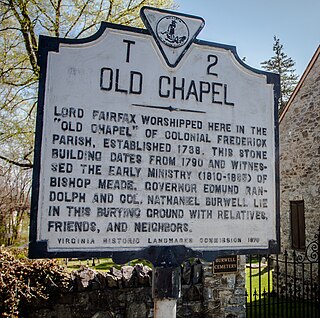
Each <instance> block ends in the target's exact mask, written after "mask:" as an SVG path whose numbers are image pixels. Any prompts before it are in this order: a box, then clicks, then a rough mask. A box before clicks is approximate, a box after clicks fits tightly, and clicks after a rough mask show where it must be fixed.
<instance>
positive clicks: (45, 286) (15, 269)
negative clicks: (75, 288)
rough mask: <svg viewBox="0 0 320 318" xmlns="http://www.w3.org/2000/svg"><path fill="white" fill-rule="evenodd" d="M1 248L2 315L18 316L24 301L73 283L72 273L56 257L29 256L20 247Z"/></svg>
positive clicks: (37, 297)
mask: <svg viewBox="0 0 320 318" xmlns="http://www.w3.org/2000/svg"><path fill="white" fill-rule="evenodd" d="M0 252H1V254H0V308H1V309H0V312H1V313H2V317H18V315H19V311H20V310H21V306H22V304H23V303H24V302H27V303H28V302H31V301H35V300H47V299H48V298H49V295H50V296H51V295H53V294H54V292H55V291H58V289H59V288H60V289H61V288H67V287H68V286H69V284H70V274H68V273H67V272H66V271H65V270H64V268H63V267H62V266H60V265H59V264H58V262H57V261H56V260H30V259H28V258H27V257H26V256H25V255H26V254H25V253H24V252H23V251H22V250H21V249H15V250H12V249H11V250H10V249H6V248H3V247H1V248H0Z"/></svg>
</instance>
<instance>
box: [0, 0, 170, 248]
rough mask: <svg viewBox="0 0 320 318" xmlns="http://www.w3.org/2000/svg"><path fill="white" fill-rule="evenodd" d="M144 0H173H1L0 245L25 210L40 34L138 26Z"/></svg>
mask: <svg viewBox="0 0 320 318" xmlns="http://www.w3.org/2000/svg"><path fill="white" fill-rule="evenodd" d="M144 5H150V6H156V7H162V8H172V7H173V0H0V147H1V148H0V149H1V152H0V192H1V195H0V233H1V235H0V244H4V245H11V244H15V243H16V242H17V240H18V238H19V231H21V225H22V223H23V221H25V219H26V217H27V216H28V211H29V203H30V196H29V192H30V179H31V173H30V168H32V166H33V145H34V131H35V116H36V108H37V88H38V79H39V67H38V37H39V35H40V34H43V35H49V36H53V37H60V38H66V37H68V38H81V37H87V36H89V35H92V34H94V33H95V32H96V31H97V30H98V29H99V26H100V23H101V22H102V21H107V22H112V23H118V24H123V25H130V26H136V27H142V21H141V19H140V17H139V13H140V9H141V7H142V6H144ZM25 170H29V171H25Z"/></svg>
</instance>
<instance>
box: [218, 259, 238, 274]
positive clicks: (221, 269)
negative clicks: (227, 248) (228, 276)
mask: <svg viewBox="0 0 320 318" xmlns="http://www.w3.org/2000/svg"><path fill="white" fill-rule="evenodd" d="M237 271H238V258H237V256H236V255H231V256H224V257H218V258H217V259H216V260H215V261H214V262H213V273H214V274H221V273H235V272H237Z"/></svg>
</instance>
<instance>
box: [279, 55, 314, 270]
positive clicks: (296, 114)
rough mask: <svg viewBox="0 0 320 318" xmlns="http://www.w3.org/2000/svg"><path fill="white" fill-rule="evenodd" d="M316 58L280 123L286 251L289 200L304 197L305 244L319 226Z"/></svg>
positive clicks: (285, 245) (284, 246)
mask: <svg viewBox="0 0 320 318" xmlns="http://www.w3.org/2000/svg"><path fill="white" fill-rule="evenodd" d="M318 51H319V50H318ZM315 58H316V59H315V60H314V63H313V64H312V68H311V69H310V71H309V73H308V74H307V76H306V77H305V78H304V80H303V82H301V84H302V85H301V87H300V88H299V90H298V91H297V92H296V95H294V99H293V100H292V101H291V103H290V105H289V107H288V109H287V110H286V112H285V113H284V116H283V118H282V120H281V122H280V176H281V179H280V185H281V188H280V189H281V193H280V216H281V225H280V230H281V247H282V251H284V250H287V251H288V252H289V253H292V243H291V242H292V237H291V221H290V201H299V200H304V206H305V228H306V244H308V243H310V242H311V241H313V240H314V235H315V234H317V233H318V228H319V225H320V200H319V197H320V55H318V56H316V55H315ZM289 270H290V269H289Z"/></svg>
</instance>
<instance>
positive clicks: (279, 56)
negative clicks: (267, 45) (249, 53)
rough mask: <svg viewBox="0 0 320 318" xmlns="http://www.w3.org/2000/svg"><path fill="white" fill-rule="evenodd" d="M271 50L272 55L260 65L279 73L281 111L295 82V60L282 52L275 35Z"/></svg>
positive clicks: (296, 76)
mask: <svg viewBox="0 0 320 318" xmlns="http://www.w3.org/2000/svg"><path fill="white" fill-rule="evenodd" d="M273 52H274V56H272V57H271V58H270V59H269V60H267V61H264V62H262V63H261V66H262V68H264V69H265V70H268V71H271V72H275V73H277V74H279V75H280V87H281V92H280V100H279V112H280V113H281V111H282V110H283V109H284V107H285V105H286V103H287V102H288V100H289V97H290V95H291V94H292V92H293V90H294V88H295V86H296V84H297V81H298V75H296V74H295V71H296V70H295V69H294V66H295V61H294V60H293V59H292V58H291V57H288V56H287V55H286V54H285V53H284V51H283V45H282V44H281V43H280V40H279V39H278V38H277V37H276V36H275V37H274V43H273Z"/></svg>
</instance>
